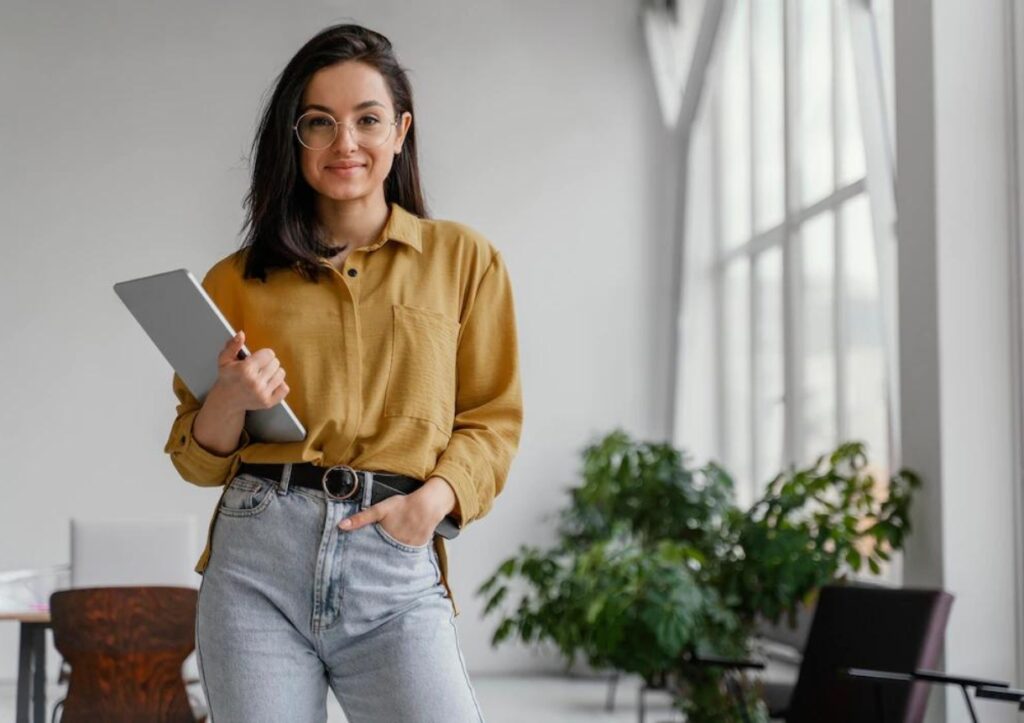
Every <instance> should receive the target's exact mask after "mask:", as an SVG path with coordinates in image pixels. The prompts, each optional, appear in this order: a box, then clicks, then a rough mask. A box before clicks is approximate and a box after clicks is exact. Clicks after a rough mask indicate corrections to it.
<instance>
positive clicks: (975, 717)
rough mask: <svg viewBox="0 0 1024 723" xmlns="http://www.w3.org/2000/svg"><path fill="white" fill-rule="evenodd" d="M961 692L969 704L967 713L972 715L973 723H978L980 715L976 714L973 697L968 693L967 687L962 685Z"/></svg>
mask: <svg viewBox="0 0 1024 723" xmlns="http://www.w3.org/2000/svg"><path fill="white" fill-rule="evenodd" d="M960 692H961V693H963V694H964V702H965V703H966V704H967V712H968V713H970V714H971V723H978V714H977V713H975V712H974V704H973V703H971V696H970V694H969V693H968V692H967V686H966V685H961V686H960Z"/></svg>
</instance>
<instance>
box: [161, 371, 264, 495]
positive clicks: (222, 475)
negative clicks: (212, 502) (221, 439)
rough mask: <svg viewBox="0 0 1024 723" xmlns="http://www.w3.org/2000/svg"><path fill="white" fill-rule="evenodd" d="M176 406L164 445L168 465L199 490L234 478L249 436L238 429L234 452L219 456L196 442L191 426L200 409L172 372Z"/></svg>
mask: <svg viewBox="0 0 1024 723" xmlns="http://www.w3.org/2000/svg"><path fill="white" fill-rule="evenodd" d="M171 386H172V388H173V389H174V394H175V395H176V396H177V397H178V400H179V404H178V409H177V417H176V418H175V420H174V424H173V425H171V433H170V436H169V437H168V438H167V444H166V445H165V446H164V452H166V453H167V454H169V455H170V456H171V464H173V465H174V468H175V469H176V470H178V474H179V475H181V478H182V479H184V480H185V481H186V482H191V483H192V484H196V485H199V486H200V487H213V486H216V485H222V484H225V483H226V482H228V480H230V479H231V478H233V477H234V476H235V471H236V470H237V469H238V466H239V464H241V460H240V458H239V455H240V454H241V452H242V450H243V449H245V447H246V445H248V444H249V441H250V440H249V433H248V432H246V431H245V429H244V428H243V429H242V434H241V437H240V439H239V444H238V447H237V449H235V450H234V451H233V452H231V453H230V454H227V455H224V456H221V455H219V454H214V453H213V452H211V451H210V450H208V449H206V448H205V447H203V446H202V445H201V444H199V442H197V441H196V439H195V437H194V436H193V435H192V425H193V424H194V423H195V420H196V416H197V415H198V414H199V410H200V409H201V408H202V404H200V402H199V400H198V399H196V398H195V397H194V396H193V395H192V393H191V392H190V391H189V390H188V387H187V386H186V385H185V382H183V381H182V379H181V377H179V376H178V375H177V373H175V375H174V379H173V380H172V382H171Z"/></svg>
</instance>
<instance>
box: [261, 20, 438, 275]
mask: <svg viewBox="0 0 1024 723" xmlns="http://www.w3.org/2000/svg"><path fill="white" fill-rule="evenodd" d="M347 60H357V61H359V62H362V63H366V64H367V65H370V66H372V67H374V68H376V69H377V70H378V71H379V72H380V74H381V75H382V76H384V81H385V82H386V83H387V86H388V90H389V91H390V93H391V100H392V102H393V103H394V106H395V117H396V118H400V117H401V115H402V113H404V112H405V111H409V112H410V113H412V112H413V107H412V86H411V85H410V84H409V79H408V78H407V77H406V74H405V69H404V68H402V66H400V65H399V64H398V60H397V59H396V58H395V55H394V52H393V51H392V49H391V41H390V40H388V39H387V38H386V37H384V36H383V35H381V34H380V33H377V32H374V31H373V30H369V29H367V28H364V27H362V26H359V25H332V26H331V27H328V28H325V29H324V30H322V31H320V32H319V33H318V34H317V35H316V36H314V37H313V38H311V39H310V40H309V41H308V42H307V43H306V44H305V45H303V46H302V48H300V49H299V52H297V53H296V54H295V56H294V57H293V58H292V59H291V60H290V61H288V65H286V66H285V69H284V70H283V71H281V74H280V75H279V76H278V77H277V80H276V84H275V88H274V93H273V95H272V96H271V98H270V100H269V101H268V102H267V104H266V106H265V108H264V110H263V113H262V120H261V122H260V126H259V130H258V131H257V133H256V138H255V139H254V140H253V144H252V152H253V154H254V155H255V161H254V163H253V166H252V184H251V186H250V187H249V192H248V194H247V195H246V197H245V201H244V202H243V204H242V205H243V207H244V208H245V209H246V219H245V222H244V224H243V225H242V232H243V233H244V234H245V239H244V240H243V242H242V248H246V247H250V250H249V253H248V254H246V261H245V274H244V277H245V278H247V279H251V278H258V279H261V280H263V281H266V272H267V270H269V269H272V268H281V267H290V266H293V265H297V268H298V270H299V272H300V273H301V274H302V275H303V276H304V277H306V278H307V279H309V280H310V281H316V280H318V278H319V275H320V273H322V272H323V271H324V268H323V267H322V266H321V265H320V264H319V260H320V258H321V256H322V255H326V254H325V252H326V251H327V246H326V239H327V235H326V233H325V229H323V228H322V227H321V225H320V222H319V220H318V219H317V216H316V206H315V199H316V195H315V194H316V191H314V190H313V189H312V188H311V187H310V185H309V184H308V183H306V179H305V178H304V177H303V175H302V170H301V167H300V165H299V152H300V147H299V142H298V139H297V138H296V137H295V133H294V132H293V130H292V128H293V126H294V124H295V121H296V119H297V116H298V109H299V103H300V102H301V100H302V93H303V91H304V90H305V88H306V84H307V83H308V82H309V80H310V78H311V77H312V76H313V74H314V73H315V72H316V71H318V70H320V69H321V68H324V67H327V66H329V65H334V64H335V63H341V62H345V61H347ZM413 118H414V119H415V113H413ZM384 200H385V201H386V202H387V203H388V204H389V205H390V204H391V202H393V201H394V202H397V203H398V204H399V205H400V206H401V207H402V208H404V209H405V210H407V211H409V212H410V213H413V214H415V215H417V216H420V217H421V218H428V215H427V210H426V206H425V204H424V202H423V193H422V191H421V190H420V172H419V162H418V161H417V156H416V124H415V122H414V123H413V125H411V126H410V127H409V131H408V133H407V134H406V137H405V141H404V142H403V144H402V152H401V153H399V154H398V155H396V156H395V159H394V163H393V165H392V167H391V171H390V172H389V173H388V176H387V178H386V179H385V180H384Z"/></svg>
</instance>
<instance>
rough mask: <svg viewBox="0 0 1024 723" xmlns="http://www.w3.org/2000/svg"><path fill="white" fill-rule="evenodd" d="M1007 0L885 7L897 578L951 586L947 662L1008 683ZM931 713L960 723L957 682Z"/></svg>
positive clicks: (1011, 502)
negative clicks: (890, 108)
mask: <svg viewBox="0 0 1024 723" xmlns="http://www.w3.org/2000/svg"><path fill="white" fill-rule="evenodd" d="M1007 8H1008V4H1007V1H1006V0H984V1H982V2H975V3H961V2H957V1H956V0H920V1H919V2H909V3H906V4H903V3H897V4H896V13H895V18H896V23H895V43H896V53H895V58H896V64H895V67H896V114H897V124H896V125H897V150H898V164H897V167H898V172H897V176H898V179H897V202H898V204H899V215H900V218H899V234H898V235H899V239H900V240H899V245H900V258H899V266H900V272H899V274H900V305H901V310H900V327H901V328H900V347H901V349H900V354H901V388H902V398H903V409H902V414H903V425H902V426H903V435H904V438H903V461H904V463H905V464H906V465H907V466H909V467H911V468H913V469H917V470H918V471H920V472H921V473H922V474H923V475H924V477H925V486H924V489H923V490H922V493H921V495H920V498H919V499H920V501H919V503H918V502H915V507H916V515H915V517H916V519H915V525H916V529H917V532H915V534H914V535H913V536H912V538H911V541H910V548H909V549H908V554H907V558H906V562H907V565H906V574H907V578H908V582H909V583H912V584H919V585H929V586H939V585H941V586H943V587H944V588H946V589H947V590H949V591H950V592H952V593H953V594H954V595H955V596H956V601H955V602H954V605H953V610H952V614H951V618H950V622H949V628H948V633H947V638H946V669H947V670H950V671H955V672H958V673H961V674H965V675H974V676H982V677H994V678H998V679H1003V680H1008V681H1011V682H1014V683H1019V682H1020V671H1018V670H1017V665H1016V656H1017V650H1016V648H1017V645H1018V641H1019V636H1018V631H1017V629H1016V606H1017V605H1019V604H1020V602H1021V601H1018V600H1017V599H1016V589H1017V576H1018V575H1019V574H1020V570H1019V557H1018V553H1017V550H1016V545H1015V542H1014V529H1015V528H1014V526H1015V524H1017V519H1016V518H1017V514H1016V509H1017V502H1016V501H1017V497H1016V495H1015V490H1014V482H1015V475H1014V470H1013V460H1014V445H1015V440H1014V438H1013V431H1012V430H1013V406H1012V405H1013V400H1012V395H1011V390H1012V388H1013V385H1012V380H1013V374H1014V371H1013V369H1012V368H1011V366H1010V364H1011V346H1010V344H1011V341H1010V340H1011V338H1012V335H1011V313H1010V312H1011V293H1010V289H1009V282H1010V277H1011V272H1010V269H1011V264H1010V259H1011V255H1010V244H1011V242H1012V241H1011V234H1010V218H1011V216H1010V204H1011V203H1013V195H1012V188H1011V187H1010V185H1009V183H1008V181H1009V179H1010V177H1011V176H1010V171H1011V167H1010V165H1009V164H1010V163H1012V146H1011V144H1010V143H1009V139H1010V135H1009V125H1010V115H1009V102H1008V97H1007V89H1008V87H1009V85H1008V84H1009V82H1010V80H1009V75H1008V73H1009V68H1010V64H1009V60H1008V59H1009V50H1008V44H1007V35H1006V26H1007V20H1008V14H1007ZM982 707H983V710H981V711H980V714H981V715H982V717H983V719H984V720H991V721H999V720H1005V721H1010V720H1016V719H1017V716H1016V713H1015V711H1014V710H1013V709H1012V708H1011V707H1009V706H1004V705H993V704H987V705H986V704H982ZM946 716H947V718H946V719H947V720H949V721H961V720H967V713H966V710H965V709H964V706H963V701H962V700H961V699H960V695H959V692H958V691H952V692H950V693H949V695H948V696H947V701H946Z"/></svg>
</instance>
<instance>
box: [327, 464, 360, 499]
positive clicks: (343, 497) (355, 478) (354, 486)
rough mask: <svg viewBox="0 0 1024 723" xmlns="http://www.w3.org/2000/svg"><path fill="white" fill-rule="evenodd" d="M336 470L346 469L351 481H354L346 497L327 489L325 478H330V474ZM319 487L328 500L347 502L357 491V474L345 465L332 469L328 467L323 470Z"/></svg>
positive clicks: (335, 466) (337, 465)
mask: <svg viewBox="0 0 1024 723" xmlns="http://www.w3.org/2000/svg"><path fill="white" fill-rule="evenodd" d="M336 469H343V470H344V469H347V470H348V471H349V472H351V473H352V479H353V480H355V482H354V483H353V485H352V491H351V492H349V493H348V494H346V495H336V494H334V493H333V492H331V491H330V490H329V489H327V478H328V476H330V474H331V472H333V471H334V470H336ZM320 486H321V487H323V490H324V494H326V495H327V497H328V498H330V499H332V500H347V499H349V498H351V497H353V496H354V495H355V494H356V492H358V491H359V473H358V472H356V471H355V470H354V469H352V468H351V467H349V466H348V465H347V464H336V465H334V466H333V467H328V468H327V469H325V470H324V474H323V477H321V478H320Z"/></svg>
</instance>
